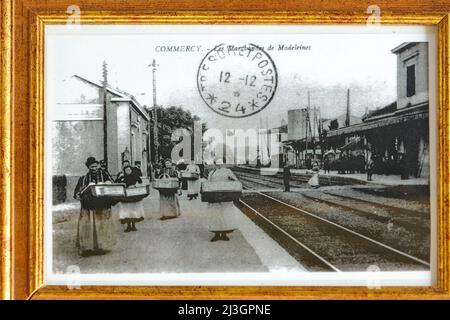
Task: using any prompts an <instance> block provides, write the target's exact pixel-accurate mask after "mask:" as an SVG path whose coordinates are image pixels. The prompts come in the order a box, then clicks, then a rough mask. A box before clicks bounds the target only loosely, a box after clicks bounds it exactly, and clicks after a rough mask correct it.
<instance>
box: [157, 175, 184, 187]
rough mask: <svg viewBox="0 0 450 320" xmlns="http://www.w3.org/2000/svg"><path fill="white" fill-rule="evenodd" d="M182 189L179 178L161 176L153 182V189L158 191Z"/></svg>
mask: <svg viewBox="0 0 450 320" xmlns="http://www.w3.org/2000/svg"><path fill="white" fill-rule="evenodd" d="M179 187H180V182H179V181H178V178H170V177H169V176H167V175H165V176H161V177H160V178H159V179H156V180H155V181H154V182H153V188H155V189H157V190H170V189H178V188H179Z"/></svg>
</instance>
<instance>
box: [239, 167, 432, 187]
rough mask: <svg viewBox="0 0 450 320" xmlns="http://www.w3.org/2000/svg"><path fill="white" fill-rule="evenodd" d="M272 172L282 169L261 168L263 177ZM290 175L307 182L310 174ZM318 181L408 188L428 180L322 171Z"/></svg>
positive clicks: (295, 172) (297, 171) (297, 172)
mask: <svg viewBox="0 0 450 320" xmlns="http://www.w3.org/2000/svg"><path fill="white" fill-rule="evenodd" d="M244 168H245V169H246V170H252V171H255V172H258V173H259V170H258V169H256V168H254V167H248V166H245V167H244ZM274 172H278V173H279V174H282V169H277V168H261V173H262V174H263V175H268V176H270V175H271V174H273V173H274ZM291 175H294V176H297V177H300V178H302V179H304V180H305V182H306V181H308V179H309V177H311V174H308V173H307V170H306V169H291ZM319 179H320V182H321V184H323V182H325V184H326V185H351V184H366V185H377V186H380V185H381V186H408V185H411V186H412V185H429V180H428V178H415V177H410V178H409V179H407V180H402V179H401V178H400V176H399V175H380V174H373V176H372V181H367V174H365V173H346V174H338V172H337V171H330V173H325V172H324V171H323V170H320V172H319Z"/></svg>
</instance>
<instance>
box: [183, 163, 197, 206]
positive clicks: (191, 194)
mask: <svg viewBox="0 0 450 320" xmlns="http://www.w3.org/2000/svg"><path fill="white" fill-rule="evenodd" d="M186 172H192V173H196V174H198V177H199V178H198V179H195V180H188V181H187V196H188V198H189V200H192V199H197V197H198V194H199V192H200V168H199V166H198V165H196V164H195V163H194V162H193V161H192V162H191V163H190V164H188V165H187V167H186Z"/></svg>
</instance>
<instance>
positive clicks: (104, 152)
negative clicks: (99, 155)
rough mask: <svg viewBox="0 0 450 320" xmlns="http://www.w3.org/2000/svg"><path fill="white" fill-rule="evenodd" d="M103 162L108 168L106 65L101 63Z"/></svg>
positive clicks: (104, 62)
mask: <svg viewBox="0 0 450 320" xmlns="http://www.w3.org/2000/svg"><path fill="white" fill-rule="evenodd" d="M102 84H103V160H104V161H105V163H106V166H108V122H107V121H108V119H107V105H108V101H107V86H108V64H107V63H106V61H103V83H102Z"/></svg>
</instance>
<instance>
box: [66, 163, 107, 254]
mask: <svg viewBox="0 0 450 320" xmlns="http://www.w3.org/2000/svg"><path fill="white" fill-rule="evenodd" d="M85 165H86V167H87V168H88V170H89V171H88V173H87V174H86V175H84V176H82V177H80V179H78V183H77V185H76V187H75V191H74V198H75V199H77V200H79V201H80V204H81V209H80V216H79V218H78V227H77V238H76V246H77V249H78V251H79V254H80V255H81V256H82V257H88V256H93V255H103V254H106V253H108V252H110V250H109V249H110V248H111V247H112V246H113V245H114V244H115V228H114V224H113V221H112V217H111V202H110V201H109V200H108V199H99V198H93V197H90V196H83V195H82V191H83V190H84V189H86V188H87V187H88V186H90V185H93V184H99V183H105V184H110V183H111V182H112V181H111V179H110V177H109V176H108V175H107V174H106V173H105V172H104V171H103V170H101V169H99V167H98V162H97V160H95V158H94V157H89V158H87V160H86V163H85Z"/></svg>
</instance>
